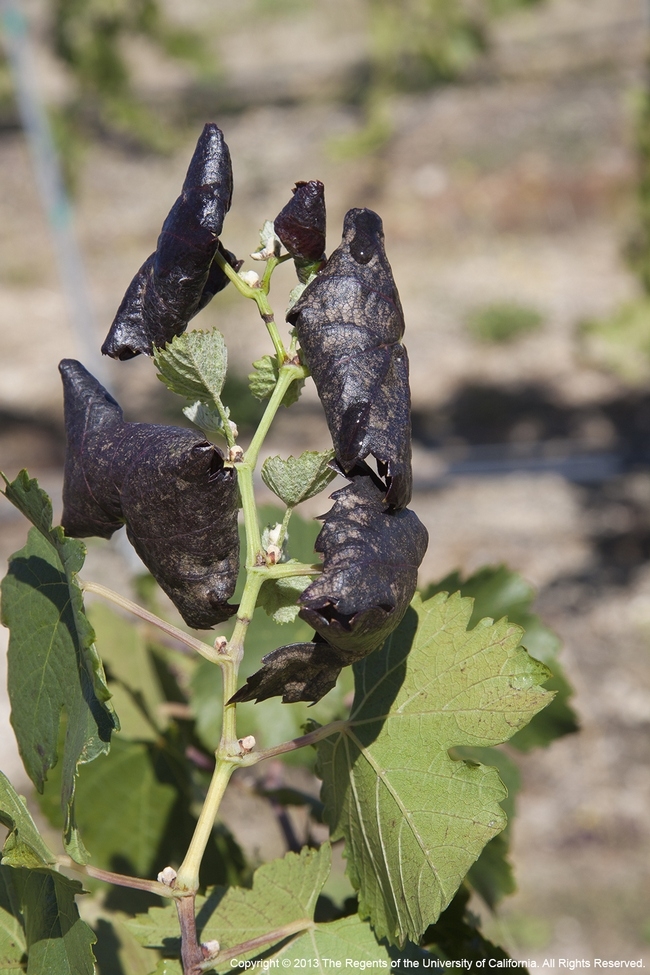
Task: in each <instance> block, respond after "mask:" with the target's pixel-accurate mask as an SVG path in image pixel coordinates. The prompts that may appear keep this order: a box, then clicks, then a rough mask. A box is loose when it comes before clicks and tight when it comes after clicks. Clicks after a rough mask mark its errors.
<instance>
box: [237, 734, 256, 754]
mask: <svg viewBox="0 0 650 975" xmlns="http://www.w3.org/2000/svg"><path fill="white" fill-rule="evenodd" d="M256 744H257V742H256V741H255V737H254V736H253V735H246V737H245V738H240V739H239V747H240V748H241V750H242V754H243V755H248V753H249V752H252V751H253V749H254V748H255V745H256Z"/></svg>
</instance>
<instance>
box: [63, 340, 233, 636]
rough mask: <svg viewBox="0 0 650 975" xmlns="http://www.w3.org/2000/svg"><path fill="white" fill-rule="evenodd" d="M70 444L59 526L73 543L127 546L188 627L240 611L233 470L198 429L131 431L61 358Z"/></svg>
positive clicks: (89, 379) (78, 368)
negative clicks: (96, 539)
mask: <svg viewBox="0 0 650 975" xmlns="http://www.w3.org/2000/svg"><path fill="white" fill-rule="evenodd" d="M59 370H60V372H61V376H62V378H63V388H64V401H65V423H66V433H67V438H68V445H67V450H66V460H65V473H64V484H63V519H62V524H63V527H64V529H65V531H66V533H67V534H68V535H71V536H73V537H77V538H78V537H85V536H88V535H99V536H100V537H102V538H110V537H111V535H112V534H113V532H114V531H116V530H117V529H118V528H120V527H121V526H122V525H123V524H125V525H126V531H127V535H128V537H129V541H130V542H131V544H132V545H133V547H134V548H135V550H136V552H137V553H138V555H139V556H140V558H141V559H142V561H143V562H144V564H145V565H146V566H147V568H148V569H149V571H150V572H151V574H152V575H153V576H154V578H155V579H156V581H157V582H158V583H159V585H160V586H161V588H162V589H163V590H164V591H165V592H166V593H167V595H168V596H169V597H170V599H171V600H172V601H173V603H174V604H175V605H176V607H177V609H178V610H179V612H180V614H181V616H182V617H183V619H184V620H185V622H186V623H187V624H188V625H189V626H193V627H197V628H198V629H209V628H210V627H211V626H212V625H213V624H215V623H219V622H222V621H223V620H225V619H228V618H229V617H230V616H232V615H233V613H235V612H236V608H237V607H236V606H231V605H230V604H229V603H228V602H227V600H228V599H229V598H230V597H231V596H232V594H233V592H234V590H235V584H236V581H237V574H238V571H239V538H238V532H237V511H238V492H237V479H236V472H235V470H234V468H232V467H225V466H224V462H223V457H222V454H221V451H220V450H219V449H218V448H217V447H215V446H214V445H213V444H210V443H208V442H207V441H205V440H198V439H197V435H196V433H195V432H194V431H192V430H186V429H183V428H181V427H170V426H162V425H160V424H153V423H125V422H124V419H123V415H122V410H121V409H120V407H119V406H118V404H117V403H116V402H115V400H114V399H113V397H112V396H111V395H110V394H109V393H108V392H107V391H106V390H105V389H104V388H103V386H101V385H100V383H98V382H97V380H96V379H95V378H94V377H93V376H92V375H91V374H90V373H89V372H88V371H87V370H86V369H85V368H84V367H83V366H82V365H81V363H79V362H76V361H75V360H74V359H64V360H63V361H62V362H61V363H60V365H59Z"/></svg>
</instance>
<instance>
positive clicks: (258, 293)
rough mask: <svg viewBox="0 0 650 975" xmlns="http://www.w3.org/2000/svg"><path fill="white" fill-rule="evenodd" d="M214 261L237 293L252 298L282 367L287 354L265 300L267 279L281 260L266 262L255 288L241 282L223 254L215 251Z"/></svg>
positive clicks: (267, 301)
mask: <svg viewBox="0 0 650 975" xmlns="http://www.w3.org/2000/svg"><path fill="white" fill-rule="evenodd" d="M214 259H215V261H216V262H217V264H218V265H219V267H220V268H221V270H222V271H223V272H224V273H225V275H226V277H227V278H228V279H229V280H230V281H232V283H233V284H234V286H235V287H236V288H237V291H239V293H240V294H241V295H243V296H244V297H245V298H252V299H253V301H254V302H255V303H256V305H257V308H258V310H259V313H260V315H261V317H262V318H263V320H264V323H265V325H266V327H267V329H268V333H269V335H270V336H271V341H272V342H273V346H274V348H275V352H276V355H277V357H278V365H282V363H283V362H285V360H286V359H287V352H286V349H285V347H284V345H283V343H282V339H281V338H280V333H279V332H278V327H277V325H276V324H275V317H274V315H273V309H272V308H271V306H270V304H269V300H268V298H267V294H268V290H269V279H270V277H271V274H272V273H273V271H274V269H275V267H276V266H277V264H279V263H281V259H280V260H278V259H277V258H271V259H270V260H269V261H268V262H267V267H266V271H265V272H264V277H263V279H262V282H261V283H260V285H258V287H256V288H251V286H250V284H246V282H245V281H242V279H241V276H240V275H239V274H238V273H237V271H235V269H234V268H232V267H231V266H230V264H229V263H228V261H227V260H226V259H225V258H224V256H223V254H220V253H219V251H217V253H216V254H215V258H214ZM273 262H275V263H273ZM269 265H271V268H270V270H269ZM264 289H265V290H264Z"/></svg>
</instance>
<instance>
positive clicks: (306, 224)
mask: <svg viewBox="0 0 650 975" xmlns="http://www.w3.org/2000/svg"><path fill="white" fill-rule="evenodd" d="M325 226H326V215H325V187H324V186H323V184H322V183H321V182H320V180H318V179H310V180H309V181H308V182H299V183H296V185H295V187H294V189H293V196H292V197H291V199H290V200H289V202H288V203H287V205H286V206H285V207H284V208H283V209H282V210H281V211H280V213H279V214H278V215H277V217H276V218H275V220H274V221H273V227H274V229H275V232H276V234H277V235H278V237H279V238H280V240H281V241H282V243H283V245H284V247H286V249H287V250H288V252H289V253H290V254H291V256H292V257H293V258H294V260H298V261H302V262H304V263H305V264H309V265H311V264H317V263H318V262H320V261H322V260H324V258H325Z"/></svg>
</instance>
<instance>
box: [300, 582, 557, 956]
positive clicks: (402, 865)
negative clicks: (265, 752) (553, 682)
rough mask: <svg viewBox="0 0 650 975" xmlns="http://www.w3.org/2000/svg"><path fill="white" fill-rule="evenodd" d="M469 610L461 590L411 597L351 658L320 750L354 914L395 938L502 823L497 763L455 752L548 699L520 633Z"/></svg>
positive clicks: (438, 904)
mask: <svg viewBox="0 0 650 975" xmlns="http://www.w3.org/2000/svg"><path fill="white" fill-rule="evenodd" d="M471 613H472V603H471V600H469V599H462V598H461V597H460V596H459V595H458V594H456V595H454V596H451V597H449V598H447V597H446V596H445V595H444V594H439V595H438V596H434V597H433V598H432V599H430V600H428V601H427V602H426V603H422V601H421V600H420V598H419V597H418V596H416V597H415V599H414V601H413V605H412V609H411V610H410V611H409V612H408V613H407V614H406V616H405V618H404V620H403V621H402V623H401V625H400V627H399V628H398V629H397V630H396V631H395V632H394V633H393V634H392V635H391V636H390V637H389V638H388V640H387V641H386V643H385V644H384V646H383V648H382V649H381V650H379V651H377V652H376V653H373V654H371V655H369V656H367V657H365V658H364V659H363V660H361V661H359V662H358V663H356V664H355V668H354V670H355V684H356V693H355V699H354V703H353V705H352V710H351V714H350V718H349V720H348V722H347V724H346V727H345V728H344V729H343V730H342V731H340V732H339V733H337V734H336V735H332V736H331V737H330V738H328V739H326V740H324V741H322V742H320V743H319V745H318V754H319V774H320V777H321V778H322V779H323V793H322V798H323V800H324V803H325V819H326V821H327V822H328V823H329V825H330V828H331V835H332V839H334V840H336V839H340V838H342V837H344V838H345V841H346V857H347V861H348V875H349V877H350V880H351V881H352V884H353V886H354V887H355V888H356V889H358V890H359V913H360V914H361V916H362V917H364V918H369V919H370V922H371V924H372V926H373V928H374V930H375V934H376V935H377V937H378V938H383V937H385V938H387V939H388V940H389V941H390V942H392V943H397V944H403V943H404V941H405V939H407V938H408V939H410V940H412V941H416V942H417V941H419V939H420V938H421V936H422V934H423V933H424V931H425V930H426V928H427V927H428V926H429V925H430V924H433V923H435V921H436V920H437V919H438V916H439V915H440V913H441V911H442V910H444V908H445V907H446V906H447V905H448V904H449V903H450V901H451V899H452V897H453V895H454V893H455V891H456V890H457V888H458V886H459V884H460V882H461V881H462V879H463V877H464V876H465V874H466V873H467V871H468V869H469V868H470V866H471V865H472V863H473V862H474V861H475V860H476V858H477V857H478V855H479V853H480V852H481V850H482V849H483V847H484V846H485V844H486V843H487V842H488V840H490V839H491V838H492V837H493V836H495V835H496V834H497V833H499V832H500V831H501V830H502V829H503V827H504V826H505V815H504V813H503V810H502V809H501V806H500V805H499V803H500V800H502V799H503V797H504V795H505V789H504V787H503V785H502V783H501V780H500V779H499V776H498V774H497V772H496V770H495V769H492V768H485V767H483V766H480V765H474V764H472V765H468V764H466V763H465V762H460V761H458V762H454V761H453V760H452V759H451V758H450V757H449V749H450V748H453V747H455V746H460V745H495V744H497V743H499V742H503V741H506V740H507V739H508V738H510V737H511V736H512V735H513V734H514V732H515V731H517V730H518V729H519V728H521V727H523V725H525V724H526V722H527V721H529V720H530V718H531V717H532V715H533V714H536V713H537V712H538V711H539V710H541V708H543V707H544V706H545V704H547V703H548V701H549V700H550V695H549V694H548V693H547V692H546V691H544V690H542V689H541V687H540V685H541V684H542V683H543V682H544V681H545V680H546V679H547V677H548V670H547V669H546V667H545V666H544V665H543V664H541V663H539V662H538V661H536V660H534V659H533V658H532V657H530V656H529V655H528V654H527V653H526V651H525V650H524V649H523V648H522V647H521V646H520V645H519V641H520V638H521V633H522V631H521V629H520V628H519V627H517V626H511V625H510V624H509V623H508V621H507V620H501V621H500V622H498V623H493V622H492V621H491V620H483V621H482V622H481V623H479V624H478V625H477V626H476V627H475V628H474V629H473V630H468V629H467V626H468V623H469V619H470V616H471Z"/></svg>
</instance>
